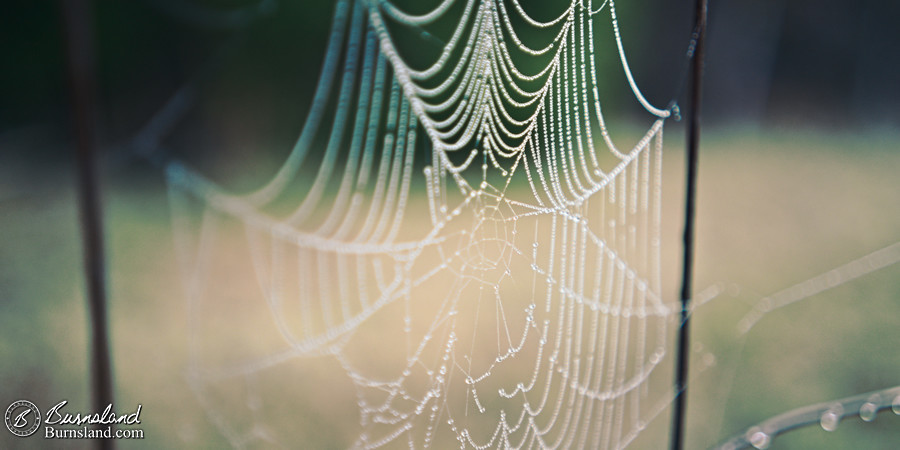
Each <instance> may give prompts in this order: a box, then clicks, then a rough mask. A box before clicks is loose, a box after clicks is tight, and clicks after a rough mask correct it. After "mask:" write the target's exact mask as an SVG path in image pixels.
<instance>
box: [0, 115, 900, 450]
mask: <svg viewBox="0 0 900 450" xmlns="http://www.w3.org/2000/svg"><path fill="white" fill-rule="evenodd" d="M681 142H682V140H681V137H680V136H678V135H677V133H672V134H670V135H669V136H667V142H666V151H667V153H666V156H665V161H666V162H665V164H666V166H665V167H666V168H665V174H664V194H663V195H664V228H663V229H664V236H663V249H664V252H663V265H664V278H665V280H664V285H665V291H664V292H665V293H666V295H671V296H673V297H674V296H675V293H676V292H677V279H678V276H679V273H680V268H679V267H678V264H679V260H680V248H679V247H678V245H679V244H678V242H679V234H680V227H681V225H680V224H681V220H682V219H681V214H682V212H681V204H682V196H683V189H682V186H683V185H682V180H681V177H682V173H683V169H682V153H681V151H680V150H679V149H680V147H681ZM23 145H27V143H26V144H23ZM898 148H900V136H898V135H897V134H896V133H894V132H891V131H877V132H871V133H867V134H862V135H857V134H851V133H829V132H824V131H816V130H809V131H806V132H804V131H797V130H766V131H765V132H764V133H763V132H760V131H759V130H749V129H730V130H712V131H710V132H708V133H707V134H706V135H705V137H704V143H703V149H702V154H701V162H700V178H699V189H700V191H699V210H698V256H697V273H696V282H695V285H696V286H697V287H698V290H701V289H703V288H704V287H706V286H710V285H713V284H716V283H721V284H722V285H723V286H725V287H727V288H728V289H727V291H728V292H727V293H726V294H723V295H722V296H720V297H719V298H717V299H715V300H713V301H712V302H710V303H709V304H707V305H705V306H703V307H702V308H701V309H700V310H698V311H697V312H696V313H695V320H694V322H693V324H694V333H695V334H694V342H695V344H697V345H699V346H700V348H695V350H698V351H696V352H695V353H694V356H695V357H697V358H701V357H702V356H703V355H704V354H706V353H712V354H713V355H714V356H715V358H716V365H714V366H713V367H712V368H710V369H708V370H705V371H704V372H702V373H699V374H696V375H695V377H694V378H692V380H691V385H690V397H689V402H688V408H689V418H688V424H689V427H690V428H689V432H688V447H689V448H704V447H708V446H710V445H713V444H714V443H716V442H719V441H721V440H723V439H724V438H726V437H727V436H730V435H732V434H734V433H737V432H740V431H742V430H743V429H744V428H746V427H747V426H750V425H752V424H755V423H757V422H760V421H762V420H764V419H766V418H768V417H771V416H773V415H776V414H779V413H781V412H784V411H787V410H790V409H793V408H796V407H800V406H804V405H807V404H810V403H816V402H820V401H825V400H830V399H835V398H840V397H844V396H848V395H853V394H858V393H862V392H867V391H870V390H874V389H878V388H884V387H888V386H892V385H897V384H900V382H898V381H900V377H898V376H897V374H900V350H898V349H900V345H898V344H900V339H898V338H897V337H896V336H895V333H896V331H897V323H898V322H897V319H896V318H897V317H900V301H898V300H900V267H898V266H891V267H888V268H885V269H882V270H880V271H878V272H875V273H872V274H870V275H867V276H864V277H862V278H860V279H858V280H855V281H852V282H849V283H847V284H844V285H842V286H840V287H838V288H835V289H833V290H830V291H827V292H824V293H822V294H819V295H816V296H814V297H812V298H809V299H805V300H803V301H800V302H797V303H795V304H793V305H791V306H789V307H785V308H783V309H779V310H776V311H774V312H771V313H769V314H768V315H766V316H765V317H764V318H763V320H762V321H760V323H759V324H758V325H757V326H756V327H754V328H753V329H752V330H751V332H750V333H749V334H748V335H747V336H746V337H745V339H741V338H740V337H739V336H738V335H737V329H736V322H737V320H738V319H739V318H740V317H741V316H742V315H743V314H745V313H746V312H747V311H749V309H750V308H751V307H752V305H753V303H754V302H755V301H756V300H758V299H759V298H761V297H763V296H765V295H767V294H770V293H773V292H775V291H778V290H780V289H782V288H784V287H787V286H789V285H792V284H794V283H796V282H799V281H802V280H805V279H808V278H810V277H812V276H815V275H818V274H819V273H822V272H825V271H827V270H829V269H831V268H833V267H835V266H838V265H841V264H843V263H845V262H848V261H850V260H853V259H855V258H857V257H860V256H862V255H865V254H867V253H870V252H872V251H874V250H877V249H879V248H882V247H884V246H887V245H889V244H892V243H894V242H897V241H898V240H900V233H898V230H900V209H898V207H897V205H900V178H898V176H897V171H898V168H900V152H897V149H898ZM13 154H14V152H10V153H7V154H6V155H4V156H3V158H4V160H3V164H0V171H2V173H0V175H2V176H3V179H4V180H6V181H5V182H4V183H3V184H2V185H0V189H2V190H3V191H4V192H0V194H2V195H0V198H2V202H3V203H2V205H3V210H4V213H3V218H2V220H0V249H2V254H3V258H2V271H0V277H2V278H0V296H2V298H0V300H2V303H0V308H2V310H0V336H2V339H0V360H2V361H3V362H4V364H3V365H2V367H0V380H2V384H0V392H2V395H0V404H2V405H7V404H9V403H10V402H12V401H14V400H17V399H19V398H27V399H30V400H32V401H34V402H35V403H37V404H39V405H45V404H55V402H56V401H58V400H59V399H68V400H69V402H70V404H71V405H72V409H73V410H88V409H90V408H89V404H90V402H89V394H88V391H87V387H88V385H89V383H88V373H87V372H88V365H87V363H86V359H87V345H86V339H87V334H86V329H87V326H86V312H85V309H84V305H85V301H84V298H83V295H84V294H83V291H84V289H83V283H82V281H81V272H80V270H81V269H80V262H81V256H80V253H79V252H80V246H79V234H78V233H79V232H78V228H77V224H78V217H77V210H76V206H75V194H74V190H73V186H74V183H73V180H72V177H71V172H72V170H71V168H70V167H68V166H67V165H66V164H64V162H58V163H57V164H48V163H46V162H42V163H35V162H34V161H30V160H28V159H22V160H16V159H15V158H14V157H13V156H12V155H13ZM103 183H104V186H105V188H106V190H105V193H104V196H105V204H106V209H105V217H106V221H107V222H106V231H107V238H108V241H107V254H108V258H109V260H108V262H109V274H108V280H109V292H110V304H111V329H112V338H113V361H114V363H115V380H116V394H117V397H116V399H117V400H116V403H117V405H121V408H123V409H126V410H128V409H131V408H133V405H136V404H137V403H141V404H143V413H142V416H141V418H142V421H143V423H142V425H143V426H144V429H145V436H146V439H144V440H142V441H128V442H126V441H120V442H118V444H120V445H121V446H123V447H132V446H133V447H142V448H143V447H147V448H174V447H192V448H195V447H208V448H219V447H222V446H225V445H227V441H226V440H225V438H224V437H223V436H221V434H220V433H219V432H218V431H217V430H216V427H215V425H214V424H213V423H211V421H210V420H209V419H208V418H207V416H206V414H205V411H204V408H202V407H201V405H200V404H199V403H198V402H197V400H196V398H195V396H194V395H193V393H192V392H191V390H190V389H189V387H188V384H187V367H188V361H189V358H188V326H189V321H188V311H187V307H186V302H185V299H184V294H183V291H182V289H181V285H180V283H181V280H180V277H179V274H178V269H177V265H176V264H175V255H174V248H173V240H172V235H171V226H170V222H169V210H168V205H167V199H166V192H165V186H164V184H163V182H162V176H161V174H160V173H158V172H157V171H155V169H147V168H146V167H143V166H140V165H132V166H128V167H124V168H119V169H116V170H111V171H107V172H106V173H104V177H103ZM301 366H302V365H300V364H298V365H297V367H296V368H295V370H297V371H302V370H305V369H304V368H303V367H301ZM698 366H699V364H698V363H697V362H695V367H698ZM307 376H308V377H312V378H310V379H318V380H319V383H320V384H319V386H320V387H322V386H324V387H325V388H324V389H313V388H311V387H310V386H298V387H297V392H288V393H281V394H282V395H283V396H284V397H285V404H284V405H281V406H279V407H278V408H279V410H280V411H281V413H282V414H284V415H285V417H283V419H284V420H283V421H282V422H280V423H277V424H271V426H272V427H275V426H282V427H288V428H291V430H289V431H290V432H291V435H292V436H295V437H296V438H297V439H298V441H297V442H300V441H299V439H307V438H309V437H311V436H316V439H317V440H316V441H304V442H306V443H307V444H310V445H311V446H314V447H316V448H322V447H333V446H339V445H341V443H350V442H352V441H353V440H354V438H355V436H347V435H346V434H347V433H351V432H352V430H354V429H356V427H358V425H356V423H355V421H356V420H357V414H356V413H355V411H349V412H347V411H331V412H327V411H326V412H324V413H322V412H321V409H320V408H321V402H320V401H318V400H316V401H313V400H310V398H312V399H314V400H315V399H316V396H320V397H324V398H328V395H329V394H328V393H327V390H328V389H327V384H328V383H327V380H328V379H327V378H323V375H317V374H316V373H311V374H308V375H307ZM323 390H324V391H325V392H324V393H323ZM348 395H349V394H348ZM344 403H345V404H347V403H346V402H344ZM349 404H350V405H351V406H353V405H352V402H351V403H349ZM317 408H319V409H317ZM336 421H341V423H336ZM657 422H667V417H666V415H665V414H664V415H663V416H661V417H660V418H658V419H657ZM898 425H900V418H898V417H896V416H893V415H892V414H890V412H882V413H881V414H880V415H879V417H878V418H877V419H876V421H875V422H874V423H862V422H861V421H859V420H858V419H855V420H847V421H845V422H844V423H842V424H841V426H840V427H839V428H838V430H837V431H835V432H831V433H828V432H825V431H823V430H821V429H819V428H816V427H811V428H808V429H804V430H801V431H796V432H792V433H789V434H788V435H786V436H784V437H780V438H778V439H776V441H775V442H774V445H773V447H772V448H849V447H858V448H891V445H893V444H894V443H896V442H900V426H898ZM12 438H13V436H12V435H10V434H8V433H0V446H3V447H12V446H15V447H34V448H37V447H42V445H41V444H42V443H43V442H42V440H40V439H37V438H31V439H15V440H13V439H12ZM641 442H643V441H638V442H636V446H638V448H640V447H639V446H640V445H642V444H641ZM54 444H59V445H61V446H71V447H75V448H79V447H83V446H86V445H88V444H90V442H88V441H69V442H56V443H54Z"/></svg>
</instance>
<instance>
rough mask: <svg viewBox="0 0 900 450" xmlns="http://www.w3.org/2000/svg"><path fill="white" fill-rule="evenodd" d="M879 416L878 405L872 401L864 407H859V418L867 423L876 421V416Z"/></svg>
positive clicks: (864, 404)
mask: <svg viewBox="0 0 900 450" xmlns="http://www.w3.org/2000/svg"><path fill="white" fill-rule="evenodd" d="M877 414H878V405H877V404H875V403H872V402H871V401H868V402H865V403H863V405H862V406H860V407H859V418H860V419H862V420H864V421H866V422H871V421H873V420H875V416H876V415H877Z"/></svg>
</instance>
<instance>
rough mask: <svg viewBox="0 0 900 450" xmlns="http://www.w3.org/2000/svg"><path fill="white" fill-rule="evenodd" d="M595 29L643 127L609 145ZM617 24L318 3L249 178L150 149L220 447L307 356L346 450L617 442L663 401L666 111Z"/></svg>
mask: <svg viewBox="0 0 900 450" xmlns="http://www.w3.org/2000/svg"><path fill="white" fill-rule="evenodd" d="M448 21H449V22H450V23H453V24H455V27H453V29H452V32H451V33H449V35H448V36H444V35H443V34H441V33H440V32H437V31H436V32H434V33H432V32H430V31H428V30H429V27H431V26H434V24H437V23H441V22H448ZM598 21H608V22H607V23H608V24H609V25H611V29H612V31H613V33H612V36H611V37H610V38H612V39H615V41H616V48H617V51H618V59H619V65H620V66H621V69H623V70H624V73H625V76H626V79H627V81H628V83H629V86H630V88H631V90H632V92H633V94H634V97H635V99H636V101H637V102H638V103H639V104H640V105H641V106H643V108H644V109H645V110H646V111H647V113H648V115H649V116H650V117H651V119H650V120H648V122H650V124H649V126H648V128H647V129H646V131H645V133H644V134H643V137H641V138H640V139H639V141H638V142H637V143H636V144H635V145H634V146H632V147H630V148H622V147H618V146H617V145H616V144H615V143H614V142H613V140H612V138H611V137H610V133H609V132H608V130H607V126H606V123H605V121H604V115H603V111H602V108H601V100H600V98H599V89H598V82H597V73H598V69H600V68H601V67H599V66H598V64H597V62H596V61H597V56H596V54H595V53H596V52H595V48H594V45H595V39H594V26H595V23H596V22H598ZM618 27H619V24H618V21H617V19H616V13H615V4H614V2H612V1H607V2H603V3H601V4H598V5H593V4H592V2H591V1H590V0H587V1H586V2H572V3H571V4H570V5H568V7H566V8H565V9H563V10H562V11H560V12H559V14H558V15H557V16H556V17H555V18H553V19H551V20H548V21H540V20H536V19H535V18H533V17H531V16H530V15H529V14H528V13H527V12H526V11H525V10H524V8H523V7H522V6H521V5H520V4H519V3H518V2H516V1H515V0H513V1H511V2H506V1H479V2H476V1H475V0H444V1H443V2H442V3H441V4H440V5H438V6H437V7H436V8H435V9H433V10H432V11H429V12H426V13H424V14H413V13H409V12H405V11H403V10H402V9H401V8H400V7H398V6H396V5H393V4H391V3H389V2H380V1H370V2H352V1H349V0H340V1H338V2H337V4H336V6H335V14H334V19H333V24H332V28H331V32H330V37H329V41H328V47H327V50H326V56H325V60H324V62H323V67H322V72H321V76H320V80H319V84H318V86H317V89H316V93H315V96H314V98H313V101H312V105H311V107H310V112H309V115H308V117H307V119H306V122H305V124H304V126H303V130H302V133H301V135H300V137H299V138H298V140H297V143H296V145H295V146H294V148H293V150H292V152H291V153H290V155H289V156H288V158H287V159H286V161H285V162H284V164H283V165H282V166H281V167H280V168H279V169H278V171H277V173H276V174H275V175H274V176H273V177H272V178H271V179H270V180H269V181H268V182H267V183H266V184H265V185H264V186H262V187H261V188H259V189H258V190H256V191H254V192H251V193H248V194H235V193H231V192H228V191H227V190H226V189H224V188H221V187H219V186H218V185H217V184H216V183H214V182H212V181H210V180H208V179H206V178H205V177H204V176H202V175H201V174H200V173H198V172H196V171H194V170H192V169H190V168H188V167H186V166H185V165H182V164H180V163H178V162H171V163H169V164H168V165H167V167H166V175H167V179H168V183H169V186H170V196H171V204H172V206H173V220H174V222H175V230H176V232H177V233H176V239H177V248H178V250H179V252H180V253H179V257H180V262H181V267H182V270H181V271H182V273H184V274H185V275H186V277H185V281H186V282H185V286H186V292H187V296H188V298H189V308H190V317H191V330H192V338H191V347H190V350H191V351H190V353H191V354H190V367H191V371H190V380H191V383H192V386H193V388H194V390H195V392H196V393H197V395H198V398H199V399H200V401H201V402H202V403H203V404H204V407H205V409H206V410H207V411H208V413H209V415H210V417H211V418H212V420H213V421H214V422H215V423H216V424H217V425H218V427H219V428H220V429H221V430H222V432H223V433H224V434H225V436H226V437H227V438H228V439H229V440H230V441H231V443H232V444H233V445H235V446H247V445H255V444H257V443H265V442H269V443H281V444H285V442H289V441H286V440H285V438H284V437H283V436H282V433H280V432H279V430H277V429H276V425H277V424H278V421H277V420H275V421H273V420H271V418H267V419H265V420H264V419H263V416H265V415H267V414H276V415H277V414H281V413H284V412H283V411H281V410H280V409H279V408H282V407H285V406H284V405H283V402H282V403H280V401H282V400H283V397H284V393H283V392H274V393H273V392H272V389H273V387H272V386H283V385H284V384H285V383H286V382H287V383H288V384H289V383H290V382H291V381H290V380H296V381H299V380H302V377H301V376H300V375H299V373H300V372H302V371H304V370H308V368H309V367H311V366H315V365H323V366H328V365H329V364H330V365H331V366H332V367H334V366H336V367H339V368H340V370H339V371H338V372H340V373H341V374H342V376H343V377H345V380H346V381H348V384H347V385H348V386H350V385H352V394H348V395H352V397H353V402H354V403H355V405H356V414H357V419H358V426H357V428H356V429H355V431H353V433H355V437H354V438H353V439H351V440H350V441H349V442H347V444H348V445H352V446H354V447H365V448H372V447H380V446H384V445H398V444H399V445H403V446H407V445H408V446H410V447H438V448H443V447H446V446H448V445H451V443H452V444H455V445H459V446H460V447H474V448H485V447H515V448H520V447H542V448H557V447H573V446H575V447H579V448H585V447H590V448H613V447H615V448H619V447H624V446H627V445H628V444H629V443H630V442H631V441H632V440H633V439H635V438H636V437H637V436H638V435H639V434H641V433H642V431H643V430H644V429H645V428H646V427H647V426H648V423H650V422H651V421H652V420H653V419H654V418H655V417H657V416H658V415H659V413H660V412H661V411H662V410H663V409H664V408H665V407H666V406H667V405H668V404H669V402H670V400H671V398H672V395H673V394H672V392H671V387H670V386H669V383H668V378H667V377H664V378H660V379H661V380H662V379H664V380H665V381H660V382H654V380H655V379H656V378H657V377H659V372H661V371H660V370H657V369H658V366H659V364H660V363H661V362H662V361H663V360H664V357H665V356H666V351H667V346H668V345H669V344H668V341H669V339H670V335H671V331H672V329H674V327H676V326H677V325H678V323H677V314H678V312H679V309H678V308H679V306H678V305H676V304H673V303H672V302H667V301H664V300H663V297H662V295H661V293H660V284H661V281H660V256H659V255H660V219H661V217H660V210H661V208H660V196H661V163H662V144H663V125H664V122H665V119H666V118H667V117H669V116H670V111H668V110H662V109H657V108H655V107H653V106H652V105H650V103H649V102H648V101H647V100H646V99H645V98H644V97H643V95H642V94H641V92H640V90H639V89H638V87H637V85H636V83H635V81H634V79H633V77H632V76H631V73H630V69H629V66H628V63H627V60H626V58H625V53H624V51H623V46H622V41H621V39H620V36H619V28H618ZM445 34H447V33H445ZM398 36H401V37H403V38H401V37H398ZM409 36H413V37H414V38H409ZM535 36H537V37H535ZM407 38H408V39H407ZM540 39H543V41H540ZM538 41H540V42H538ZM419 46H421V47H429V46H430V47H432V48H434V49H438V51H437V52H433V53H436V56H435V57H434V58H433V59H432V60H431V61H430V62H427V63H424V64H423V63H421V61H420V60H421V59H422V58H421V57H418V56H417V52H416V51H415V49H416V48H417V47H419ZM421 134H424V138H425V142H420V140H421V139H422V137H423V136H420V135H421ZM321 136H327V144H326V145H325V146H324V149H322V150H320V149H319V147H318V146H317V143H318V141H317V139H320V138H321ZM423 157H424V158H423ZM423 159H424V161H423ZM421 193H424V195H422V194H421ZM196 230H199V232H196ZM245 263H246V264H250V265H251V266H252V270H249V271H247V270H243V269H242V264H245ZM251 273H252V275H251ZM248 278H249V280H248ZM298 367H300V368H299V369H298ZM292 370H294V371H295V372H292ZM282 371H287V375H284V373H283V372H282ZM662 372H664V371H662ZM275 373H281V374H280V375H277V376H280V377H282V378H279V379H277V380H276V379H275V378H273V377H275V376H276V375H273V374H275ZM332 381H334V382H335V383H338V381H335V380H334V379H332ZM319 386H320V387H322V385H319ZM323 389H324V387H323ZM334 401H335V400H334V398H330V397H328V396H324V399H323V401H322V402H319V403H316V404H314V405H311V408H314V409H319V408H325V409H327V408H328V406H329V404H331V403H333V402H334ZM278 405H281V406H278ZM272 411H281V413H279V412H275V413H273V412H272ZM284 414H287V413H284ZM312 414H315V413H312ZM247 416H249V417H251V420H250V421H249V423H248V420H247ZM290 424H291V421H290V420H289V419H285V422H284V424H283V425H284V426H286V427H290V426H291V425H290Z"/></svg>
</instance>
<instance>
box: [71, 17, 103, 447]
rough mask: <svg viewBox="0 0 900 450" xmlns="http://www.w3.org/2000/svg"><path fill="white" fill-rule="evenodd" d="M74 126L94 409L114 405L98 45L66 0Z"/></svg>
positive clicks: (88, 24)
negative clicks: (99, 150) (99, 157)
mask: <svg viewBox="0 0 900 450" xmlns="http://www.w3.org/2000/svg"><path fill="white" fill-rule="evenodd" d="M61 6H62V15H63V22H64V29H65V33H64V34H63V36H64V38H65V41H66V42H65V45H66V55H67V62H68V72H69V89H70V92H71V96H72V98H71V102H72V123H73V126H74V130H75V150H76V161H77V168H78V199H79V206H80V215H81V234H82V241H83V243H82V246H83V252H84V267H85V279H86V282H87V291H88V292H87V294H88V298H87V300H88V309H89V311H90V326H91V344H90V348H91V358H92V360H91V371H92V373H91V375H92V387H93V403H94V410H95V411H97V412H101V411H103V410H104V409H105V408H106V406H107V405H109V404H112V402H113V393H112V363H111V358H110V348H109V334H108V327H107V312H106V270H105V267H104V250H103V217H102V210H101V205H100V191H99V188H98V186H97V167H96V156H95V154H94V147H95V142H94V138H95V136H94V131H95V122H94V120H95V115H94V114H95V111H94V87H95V86H94V53H93V51H94V47H93V39H92V36H91V33H92V28H91V25H92V24H91V16H90V6H91V4H90V2H89V1H88V0H62V1H61ZM97 443H98V445H99V446H100V448H113V441H112V440H111V439H98V440H97Z"/></svg>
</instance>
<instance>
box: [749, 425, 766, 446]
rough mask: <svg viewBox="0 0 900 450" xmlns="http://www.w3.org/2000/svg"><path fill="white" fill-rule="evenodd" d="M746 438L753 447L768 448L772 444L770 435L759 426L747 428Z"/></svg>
mask: <svg viewBox="0 0 900 450" xmlns="http://www.w3.org/2000/svg"><path fill="white" fill-rule="evenodd" d="M747 440H748V441H749V442H750V445H752V446H753V448H758V449H764V448H769V445H771V444H772V437H771V436H769V435H768V434H767V433H766V432H765V431H763V430H762V429H760V428H759V427H753V428H751V429H749V430H747Z"/></svg>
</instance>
